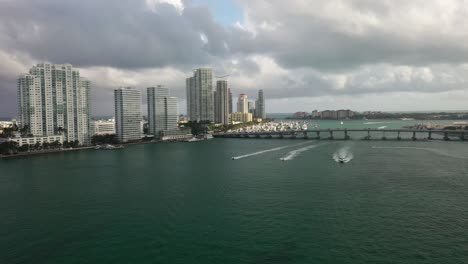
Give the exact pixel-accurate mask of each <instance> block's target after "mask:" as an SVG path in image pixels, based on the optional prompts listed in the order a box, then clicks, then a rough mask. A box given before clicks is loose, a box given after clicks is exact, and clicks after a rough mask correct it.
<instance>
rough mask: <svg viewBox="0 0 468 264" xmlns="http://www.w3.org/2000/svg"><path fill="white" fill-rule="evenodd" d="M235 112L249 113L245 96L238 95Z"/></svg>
mask: <svg viewBox="0 0 468 264" xmlns="http://www.w3.org/2000/svg"><path fill="white" fill-rule="evenodd" d="M237 112H239V113H248V112H249V104H248V97H247V95H246V94H240V95H239V99H238V100H237Z"/></svg>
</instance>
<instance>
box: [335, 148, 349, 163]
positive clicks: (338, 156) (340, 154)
mask: <svg viewBox="0 0 468 264" xmlns="http://www.w3.org/2000/svg"><path fill="white" fill-rule="evenodd" d="M353 158H354V155H353V153H352V152H351V149H350V147H348V146H346V147H342V148H340V149H339V150H337V151H336V152H335V153H333V160H334V161H336V162H339V163H348V162H350V161H351V160H352V159H353Z"/></svg>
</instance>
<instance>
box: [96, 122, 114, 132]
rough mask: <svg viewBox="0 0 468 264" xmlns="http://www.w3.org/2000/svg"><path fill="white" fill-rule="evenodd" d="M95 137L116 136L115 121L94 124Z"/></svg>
mask: <svg viewBox="0 0 468 264" xmlns="http://www.w3.org/2000/svg"><path fill="white" fill-rule="evenodd" d="M93 127H94V135H106V134H109V135H112V134H115V120H114V119H109V120H98V121H94V122H93Z"/></svg>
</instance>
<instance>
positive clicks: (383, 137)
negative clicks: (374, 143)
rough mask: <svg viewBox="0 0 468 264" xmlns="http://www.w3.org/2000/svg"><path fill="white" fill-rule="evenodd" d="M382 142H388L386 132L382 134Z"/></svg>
mask: <svg viewBox="0 0 468 264" xmlns="http://www.w3.org/2000/svg"><path fill="white" fill-rule="evenodd" d="M382 140H387V137H386V136H385V131H383V132H382Z"/></svg>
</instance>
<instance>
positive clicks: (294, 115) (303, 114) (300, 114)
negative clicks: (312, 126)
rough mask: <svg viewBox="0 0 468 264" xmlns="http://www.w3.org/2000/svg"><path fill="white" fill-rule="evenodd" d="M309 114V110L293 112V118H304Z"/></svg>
mask: <svg viewBox="0 0 468 264" xmlns="http://www.w3.org/2000/svg"><path fill="white" fill-rule="evenodd" d="M308 116H309V114H308V113H307V112H296V113H294V114H293V118H294V119H304V118H306V117H308Z"/></svg>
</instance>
